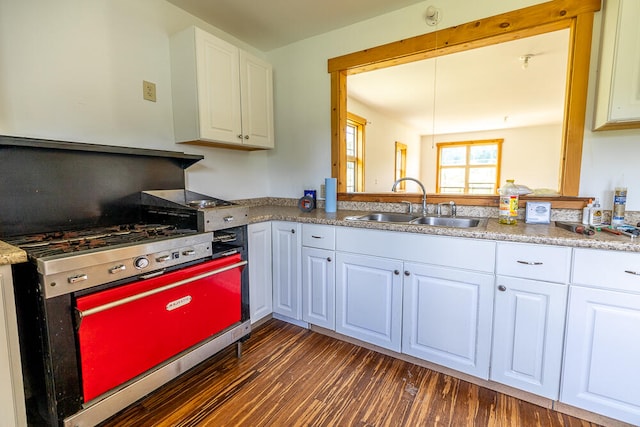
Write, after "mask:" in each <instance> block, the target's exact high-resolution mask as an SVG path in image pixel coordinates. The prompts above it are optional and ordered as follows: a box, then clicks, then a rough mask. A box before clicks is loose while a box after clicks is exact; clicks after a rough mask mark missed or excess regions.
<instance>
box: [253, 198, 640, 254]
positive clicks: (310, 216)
mask: <svg viewBox="0 0 640 427" xmlns="http://www.w3.org/2000/svg"><path fill="white" fill-rule="evenodd" d="M366 213H367V212H362V211H345V210H338V211H337V212H335V213H326V212H324V211H323V210H321V209H316V210H314V211H312V212H308V213H306V212H305V213H303V212H301V211H300V210H299V209H297V208H296V207H290V206H274V205H266V206H254V207H251V208H250V209H249V223H259V222H265V221H291V222H299V223H303V224H305V223H306V224H324V225H335V226H342V227H353V228H366V229H371V230H386V231H398V232H407V233H419V234H428V235H437V236H450V237H464V238H471V239H484V240H494V241H504V242H515V243H533V244H543V245H553V246H566V247H573V248H586V249H603V250H614V251H625V252H640V238H638V239H632V238H630V237H627V236H616V235H613V234H610V233H605V232H596V234H595V235H593V236H586V235H582V234H577V233H573V232H570V231H568V230H564V229H562V228H558V227H556V226H555V225H554V222H553V221H552V222H551V223H550V224H527V223H524V222H519V223H518V224H516V225H502V224H498V220H497V218H488V220H487V222H486V224H485V225H482V226H480V227H477V228H453V227H438V226H429V225H411V224H399V223H376V222H368V221H352V220H348V219H346V218H347V217H350V216H358V215H364V214H366Z"/></svg>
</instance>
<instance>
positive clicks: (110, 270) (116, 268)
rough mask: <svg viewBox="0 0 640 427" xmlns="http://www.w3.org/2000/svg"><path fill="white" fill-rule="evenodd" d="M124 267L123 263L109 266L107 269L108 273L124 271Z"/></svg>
mask: <svg viewBox="0 0 640 427" xmlns="http://www.w3.org/2000/svg"><path fill="white" fill-rule="evenodd" d="M126 269H127V267H126V266H125V265H124V264H119V265H116V266H115V267H111V268H110V269H109V273H111V274H116V273H117V272H119V271H125V270H126Z"/></svg>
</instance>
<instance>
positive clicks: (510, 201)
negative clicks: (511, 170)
mask: <svg viewBox="0 0 640 427" xmlns="http://www.w3.org/2000/svg"><path fill="white" fill-rule="evenodd" d="M499 192H500V205H499V207H500V211H499V212H498V223H500V224H509V225H515V224H516V223H517V222H518V221H517V217H518V187H516V186H515V184H514V183H513V179H508V180H507V183H506V184H505V185H503V186H502V187H500V190H499Z"/></svg>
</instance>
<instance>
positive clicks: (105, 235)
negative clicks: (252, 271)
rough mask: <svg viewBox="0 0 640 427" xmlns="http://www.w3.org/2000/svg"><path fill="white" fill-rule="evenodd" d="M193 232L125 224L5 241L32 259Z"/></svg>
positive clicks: (153, 225) (41, 234)
mask: <svg viewBox="0 0 640 427" xmlns="http://www.w3.org/2000/svg"><path fill="white" fill-rule="evenodd" d="M193 233H196V231H195V230H185V229H179V228H176V227H175V226H173V225H162V224H124V225H115V226H110V227H100V228H89V229H85V230H72V231H54V232H47V233H38V234H31V235H27V236H17V237H11V238H7V239H6V241H7V242H8V243H10V244H12V245H14V246H17V247H19V248H21V249H24V250H25V251H27V253H28V254H29V256H31V257H32V258H41V257H46V256H51V255H59V254H65V253H70V252H80V251H85V250H92V249H97V248H104V247H109V246H114V245H126V244H132V243H136V242H143V241H146V240H153V239H159V238H168V237H173V236H180V235H186V234H193Z"/></svg>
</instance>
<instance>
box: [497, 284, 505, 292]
mask: <svg viewBox="0 0 640 427" xmlns="http://www.w3.org/2000/svg"><path fill="white" fill-rule="evenodd" d="M498 290H499V291H500V292H504V291H506V290H507V287H506V286H505V285H500V286H498Z"/></svg>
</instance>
